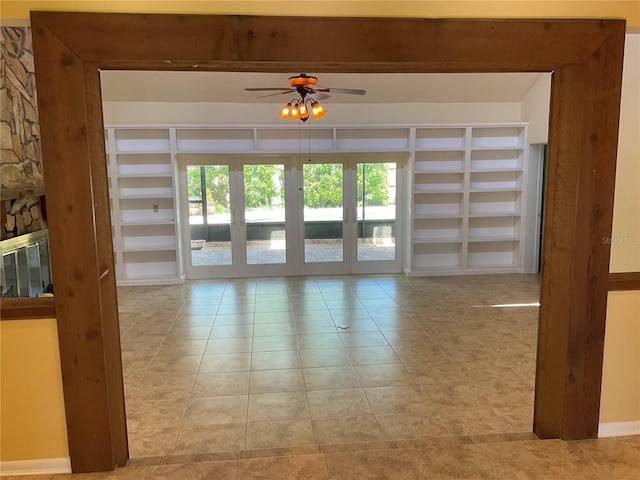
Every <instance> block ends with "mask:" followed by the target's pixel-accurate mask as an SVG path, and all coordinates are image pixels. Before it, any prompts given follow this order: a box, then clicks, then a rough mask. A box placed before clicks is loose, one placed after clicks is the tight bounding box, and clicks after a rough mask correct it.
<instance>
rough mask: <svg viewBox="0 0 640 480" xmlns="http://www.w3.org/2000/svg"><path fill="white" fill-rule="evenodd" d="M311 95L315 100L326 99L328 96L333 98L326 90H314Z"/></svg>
mask: <svg viewBox="0 0 640 480" xmlns="http://www.w3.org/2000/svg"><path fill="white" fill-rule="evenodd" d="M309 96H310V97H313V98H314V99H315V100H326V99H327V98H331V95H327V94H326V93H324V92H316V91H314V92H313V93H312V94H310V95H309Z"/></svg>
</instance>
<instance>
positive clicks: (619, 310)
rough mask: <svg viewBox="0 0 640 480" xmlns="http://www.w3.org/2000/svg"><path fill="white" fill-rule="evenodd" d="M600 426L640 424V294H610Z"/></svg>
mask: <svg viewBox="0 0 640 480" xmlns="http://www.w3.org/2000/svg"><path fill="white" fill-rule="evenodd" d="M604 351H605V355H604V365H603V369H604V372H603V375H602V397H601V406H600V423H611V422H640V292H637V291H635V292H611V293H609V303H608V306H607V331H606V335H605V344H604Z"/></svg>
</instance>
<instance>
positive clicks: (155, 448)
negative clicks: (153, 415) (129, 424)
mask: <svg viewBox="0 0 640 480" xmlns="http://www.w3.org/2000/svg"><path fill="white" fill-rule="evenodd" d="M179 432H180V424H179V423H176V424H175V425H173V426H171V427H164V428H162V427H161V428H144V429H130V430H129V432H128V435H129V456H130V457H131V458H141V457H155V456H164V455H170V454H171V452H172V451H173V447H174V446H175V444H176V440H177V438H178V433H179Z"/></svg>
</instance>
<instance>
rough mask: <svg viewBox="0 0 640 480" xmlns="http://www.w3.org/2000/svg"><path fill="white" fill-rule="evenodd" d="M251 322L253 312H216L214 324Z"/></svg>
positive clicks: (243, 323)
mask: <svg viewBox="0 0 640 480" xmlns="http://www.w3.org/2000/svg"><path fill="white" fill-rule="evenodd" d="M247 324H253V312H247V313H218V314H217V315H216V316H215V323H214V325H215V326H224V325H247Z"/></svg>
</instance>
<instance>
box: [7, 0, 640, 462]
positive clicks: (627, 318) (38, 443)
mask: <svg viewBox="0 0 640 480" xmlns="http://www.w3.org/2000/svg"><path fill="white" fill-rule="evenodd" d="M31 10H71V11H111V12H112V11H118V12H173V13H218V14H263V15H267V14H270V15H328V14H330V15H332V16H389V17H391V16H408V17H428V18H434V17H435V18H437V17H458V18H460V17H468V18H478V17H486V18H505V17H513V18H527V17H529V18H530V17H548V18H626V19H627V25H628V27H640V2H638V1H637V0H631V1H555V0H544V1H529V0H504V1H482V0H479V1H457V0H447V1H413V2H405V1H394V2H378V1H340V2H337V1H322V0H316V1H314V2H298V1H296V2H293V1H288V2H286V1H280V2H278V1H267V0H265V1H254V2H248V1H234V2H230V1H226V2H198V1H168V2H163V1H146V2H145V1H128V0H109V1H75V2H72V1H67V2H65V1H55V0H51V1H28V0H22V1H9V0H3V1H2V5H1V7H0V18H1V19H3V20H5V21H6V20H10V19H26V18H28V17H29V11H31ZM627 38H629V35H628V36H627ZM638 58H640V57H636V61H637V59H638ZM628 60H629V57H627V61H628ZM636 88H638V83H637V82H636ZM623 101H624V100H623ZM627 107H628V108H629V109H631V110H630V111H631V114H630V117H631V123H630V124H629V125H630V130H629V131H631V134H625V135H628V137H625V138H622V137H621V145H622V144H626V142H628V141H631V140H633V139H636V140H637V137H638V134H637V132H638V131H640V119H638V117H634V113H633V112H634V111H635V112H638V110H637V108H638V105H637V104H636V105H635V106H634V105H633V104H625V107H623V108H627ZM633 109H636V110H633ZM633 122H636V123H635V124H634V123H633ZM634 125H635V126H634ZM630 152H631V155H629V156H628V157H625V159H624V160H621V168H620V169H619V172H625V171H630V172H634V171H635V172H637V171H638V163H639V162H640V153H639V152H638V150H637V148H636V150H635V151H634V150H633V147H631V150H630ZM634 152H635V157H634V156H633V155H634ZM634 169H635V170H634ZM622 177H623V174H620V175H619V176H618V179H619V185H618V190H617V193H616V207H615V208H616V214H615V218H614V222H615V226H614V228H616V233H614V235H615V234H617V233H619V232H621V230H620V228H621V225H626V224H627V223H628V222H631V223H632V224H633V225H637V224H636V223H634V222H637V221H638V219H637V216H634V212H635V214H636V215H637V212H638V211H639V210H638V209H637V208H636V209H635V210H631V211H627V210H626V208H625V206H624V205H625V204H626V200H619V199H620V198H632V199H633V198H636V199H637V198H638V197H637V195H638V187H637V185H638V183H637V182H636V183H635V184H633V183H632V182H631V180H629V181H628V182H627V181H626V180H625V179H622V180H620V179H621V178H622ZM630 178H633V177H632V176H631V177H630ZM634 192H635V197H634ZM635 205H638V203H637V200H636V203H635ZM629 255H630V256H629V257H628V256H627V254H622V256H620V253H619V250H618V248H617V247H616V246H615V245H614V252H613V257H612V262H613V263H612V267H615V268H619V265H623V269H624V270H627V268H625V267H624V266H625V265H630V266H631V268H630V270H634V269H635V270H640V264H639V263H637V261H638V260H637V259H636V260H635V261H630V263H628V262H627V258H634V257H633V254H629ZM634 262H636V263H634ZM634 265H635V266H634ZM638 298H640V292H619V293H612V294H611V295H610V304H609V312H608V329H607V342H606V346H605V372H604V376H603V396H602V400H603V401H602V410H601V420H602V421H604V422H613V421H631V420H640V410H638V409H635V406H637V403H635V402H634V400H633V395H634V394H635V393H637V392H636V391H635V390H634V387H633V384H632V383H629V382H628V378H629V376H634V375H635V378H636V379H637V378H638V377H639V376H640V358H639V357H638V356H637V352H638V345H639V343H638V342H637V341H634V340H633V338H634V337H633V336H634V335H636V338H637V336H638V335H640V334H639V333H638V328H637V323H638V321H639V315H638V306H639V305H640V301H638ZM0 335H1V340H0V347H1V348H2V352H1V361H2V364H1V370H0V373H1V375H2V377H1V384H0V388H2V391H1V392H0V394H1V397H0V401H1V402H2V405H1V419H2V427H1V431H0V435H1V437H0V440H1V442H2V444H1V447H0V460H3V461H7V460H25V459H38V458H57V457H65V456H67V455H68V449H67V439H66V427H65V415H64V409H63V396H62V386H61V376H60V360H59V352H58V349H57V345H58V342H57V337H56V335H57V333H56V325H55V320H33V321H19V322H11V321H8V322H0ZM623 351H624V352H625V353H624V354H623V353H622V352H623ZM634 352H635V353H634ZM623 384H624V385H628V386H629V387H630V388H629V390H630V392H628V391H627V390H628V389H625V388H624V386H623ZM634 392H635V393H634ZM627 406H628V407H627ZM634 409H635V410H634ZM620 419H624V420H620Z"/></svg>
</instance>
